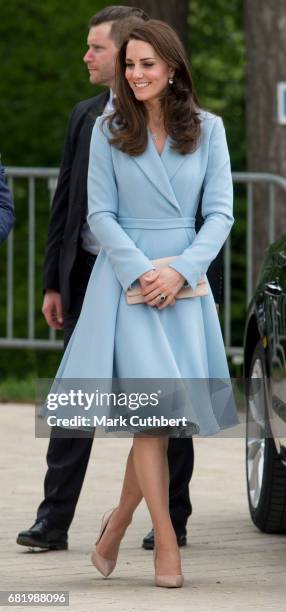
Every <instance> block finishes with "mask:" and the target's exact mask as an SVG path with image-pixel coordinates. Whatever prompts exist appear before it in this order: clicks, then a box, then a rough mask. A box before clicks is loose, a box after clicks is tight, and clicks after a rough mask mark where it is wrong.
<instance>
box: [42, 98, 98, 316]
mask: <svg viewBox="0 0 286 612" xmlns="http://www.w3.org/2000/svg"><path fill="white" fill-rule="evenodd" d="M108 98H109V90H108V91H106V92H104V93H102V94H100V95H98V96H95V97H94V98H89V99H88V100H83V101H82V102H79V104H77V105H76V106H75V108H74V110H73V111H72V114H71V116H70V120H69V124H68V128H67V134H66V140H65V145H64V153H63V159H62V163H61V167H60V174H59V179H58V184H57V188H56V192H55V195H54V199H53V204H52V209H51V215H50V221H49V228H48V239H47V244H46V251H45V259H44V269H43V289H44V291H45V290H46V289H54V290H55V291H59V292H60V293H61V296H62V302H63V306H64V309H65V310H66V311H67V310H68V308H69V305H70V299H71V296H70V276H71V271H72V268H73V266H74V262H75V259H76V256H77V252H78V249H79V247H80V242H81V241H80V234H81V230H82V226H83V224H84V222H85V220H86V214H87V172H88V159H89V145H90V139H91V133H92V129H93V126H94V123H95V120H96V118H97V117H98V116H99V115H101V114H102V112H103V110H104V108H105V106H106V103H107V101H108Z"/></svg>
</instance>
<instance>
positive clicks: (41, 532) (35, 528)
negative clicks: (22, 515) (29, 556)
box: [16, 518, 68, 550]
mask: <svg viewBox="0 0 286 612" xmlns="http://www.w3.org/2000/svg"><path fill="white" fill-rule="evenodd" d="M16 541H17V544H21V546H29V547H37V548H45V549H47V550H67V548H68V534H67V532H66V531H64V530H63V529H57V528H56V527H53V526H51V524H50V523H49V522H48V520H47V519H46V518H43V519H39V520H37V521H36V522H35V523H34V525H32V527H31V528H30V529H27V530H26V531H20V533H19V534H18V537H17V540H16Z"/></svg>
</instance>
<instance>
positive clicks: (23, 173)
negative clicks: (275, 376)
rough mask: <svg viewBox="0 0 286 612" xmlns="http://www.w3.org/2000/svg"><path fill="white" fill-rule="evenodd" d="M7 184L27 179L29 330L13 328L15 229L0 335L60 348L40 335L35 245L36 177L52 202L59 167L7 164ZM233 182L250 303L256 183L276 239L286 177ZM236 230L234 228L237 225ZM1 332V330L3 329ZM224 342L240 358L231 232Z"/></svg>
mask: <svg viewBox="0 0 286 612" xmlns="http://www.w3.org/2000/svg"><path fill="white" fill-rule="evenodd" d="M6 175H7V178H8V185H9V187H10V189H11V191H12V193H14V192H15V184H16V183H15V181H17V179H25V180H26V181H27V210H28V216H27V219H28V221H27V246H26V248H27V309H26V310H27V330H26V334H25V335H24V336H23V337H17V335H15V332H14V307H15V303H16V299H17V298H16V293H15V287H14V270H15V257H14V231H12V232H11V234H10V236H9V238H8V240H7V245H6V249H7V255H6V300H5V310H6V322H5V327H6V330H5V331H6V333H4V334H3V337H0V347H6V348H31V349H33V348H39V349H60V348H62V346H63V343H62V340H59V339H57V336H56V332H55V331H54V330H51V329H50V330H48V331H47V335H46V337H37V333H36V331H35V321H36V319H37V317H41V316H42V315H41V312H40V309H39V311H38V310H37V311H36V307H35V303H36V302H35V293H36V291H35V245H36V241H35V240H36V229H37V228H36V204H37V201H36V181H39V180H44V181H45V184H46V199H47V203H46V208H47V209H48V204H49V203H50V204H51V202H52V198H53V195H54V191H55V188H56V183H57V177H58V169H56V168H50V169H48V168H16V167H10V168H6ZM233 181H234V185H236V184H244V185H245V186H246V211H245V213H246V219H247V232H246V305H247V304H248V303H249V300H250V298H251V295H252V292H253V285H252V278H253V185H254V184H257V183H258V184H266V185H267V186H268V204H269V232H268V239H269V242H272V241H273V240H274V239H275V207H276V187H280V188H282V189H283V190H284V191H285V192H286V179H284V178H283V177H281V176H277V175H274V174H267V173H244V172H234V173H233ZM234 231H235V228H234ZM1 248H2V247H1ZM0 333H1V332H0ZM223 334H224V342H225V346H226V351H227V354H228V355H229V356H231V357H233V358H234V359H236V360H237V361H239V359H241V357H242V346H233V345H232V322H231V236H230V237H229V238H228V240H227V242H226V244H225V250H224V327H223Z"/></svg>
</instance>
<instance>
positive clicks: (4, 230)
mask: <svg viewBox="0 0 286 612" xmlns="http://www.w3.org/2000/svg"><path fill="white" fill-rule="evenodd" d="M14 221H15V217H14V204H13V200H12V196H11V193H10V190H9V189H8V187H7V185H6V182H5V178H4V168H3V166H2V164H1V163H0V244H1V242H4V240H5V239H6V238H7V236H8V234H9V232H10V230H11V229H12V227H13V225H14Z"/></svg>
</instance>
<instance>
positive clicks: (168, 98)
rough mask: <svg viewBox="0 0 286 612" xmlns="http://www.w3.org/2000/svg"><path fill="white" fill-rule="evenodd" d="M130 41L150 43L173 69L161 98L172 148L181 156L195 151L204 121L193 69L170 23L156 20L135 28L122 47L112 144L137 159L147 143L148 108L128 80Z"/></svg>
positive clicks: (117, 66)
mask: <svg viewBox="0 0 286 612" xmlns="http://www.w3.org/2000/svg"><path fill="white" fill-rule="evenodd" d="M130 40H140V41H143V42H146V43H149V44H150V45H151V46H152V47H153V49H154V50H155V52H156V53H157V55H159V56H160V57H161V59H163V60H164V61H165V62H166V63H167V64H168V66H169V67H170V68H173V70H174V77H173V81H174V82H173V84H169V83H167V86H166V88H165V89H164V91H163V92H162V96H161V105H162V111H163V117H164V125H165V130H166V132H167V134H168V135H169V136H170V137H171V139H172V148H173V149H175V150H176V151H177V152H178V153H181V154H183V155H185V154H186V153H190V152H192V151H194V150H195V149H196V147H197V145H198V141H199V137H200V133H201V125H200V124H201V122H200V118H199V112H200V108H199V103H198V99H197V96H196V93H195V91H194V87H193V81H192V76H191V71H190V67H189V64H188V60H187V57H186V53H185V50H184V47H183V45H182V43H181V41H180V39H179V38H178V36H177V34H176V33H175V32H174V30H173V29H172V28H171V27H170V26H169V25H168V24H166V23H164V22H163V21H158V20H157V19H150V20H149V21H147V22H145V23H142V25H141V24H140V25H137V26H136V27H134V28H132V30H131V32H129V34H128V37H127V39H126V40H125V41H124V42H123V44H122V45H121V47H120V50H119V53H118V57H117V62H116V77H115V82H116V85H115V91H116V98H115V100H114V106H115V111H114V113H113V114H112V115H111V116H110V117H108V124H109V129H110V132H111V135H112V138H111V140H110V142H111V144H113V145H114V146H116V147H117V148H119V149H120V150H121V151H124V153H127V154H129V155H132V156H136V155H140V154H141V153H143V152H144V151H145V149H146V147H147V142H148V140H147V139H148V137H147V111H146V108H145V106H144V104H143V103H142V102H140V101H138V100H137V99H136V98H135V96H134V93H133V91H132V89H131V87H130V85H129V84H128V81H127V80H126V77H125V70H126V48H127V45H128V42H129V41H130Z"/></svg>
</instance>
